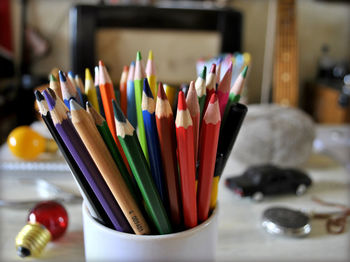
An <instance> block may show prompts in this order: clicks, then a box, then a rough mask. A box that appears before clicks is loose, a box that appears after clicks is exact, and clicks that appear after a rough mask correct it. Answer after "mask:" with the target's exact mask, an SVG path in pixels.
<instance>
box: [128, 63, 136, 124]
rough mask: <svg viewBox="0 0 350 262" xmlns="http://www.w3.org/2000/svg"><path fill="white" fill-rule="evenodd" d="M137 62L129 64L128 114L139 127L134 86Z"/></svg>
mask: <svg viewBox="0 0 350 262" xmlns="http://www.w3.org/2000/svg"><path fill="white" fill-rule="evenodd" d="M134 73H135V62H134V61H132V62H131V64H130V66H129V73H128V82H127V90H126V94H127V100H128V102H127V104H128V106H127V111H128V112H127V116H128V119H129V121H130V123H131V124H132V126H133V127H134V128H137V117H136V105H135V87H134Z"/></svg>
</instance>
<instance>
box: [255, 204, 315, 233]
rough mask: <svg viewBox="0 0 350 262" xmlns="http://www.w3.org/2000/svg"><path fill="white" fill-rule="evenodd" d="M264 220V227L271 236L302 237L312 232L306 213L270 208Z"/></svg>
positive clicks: (282, 208) (266, 211)
mask: <svg viewBox="0 0 350 262" xmlns="http://www.w3.org/2000/svg"><path fill="white" fill-rule="evenodd" d="M262 220H263V221H262V226H263V227H264V228H265V230H266V231H267V232H268V233H270V234H275V235H288V236H295V237H301V236H306V235H308V234H309V233H310V231H311V226H310V224H309V222H310V218H309V217H308V216H307V215H306V214H305V213H302V212H300V211H297V210H292V209H288V208H284V207H273V208H268V209H267V210H265V212H264V213H263V219H262Z"/></svg>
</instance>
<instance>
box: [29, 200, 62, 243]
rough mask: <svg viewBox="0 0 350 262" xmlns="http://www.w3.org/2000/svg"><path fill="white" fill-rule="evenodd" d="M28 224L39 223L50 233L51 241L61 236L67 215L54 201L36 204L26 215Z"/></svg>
mask: <svg viewBox="0 0 350 262" xmlns="http://www.w3.org/2000/svg"><path fill="white" fill-rule="evenodd" d="M28 222H29V223H32V224H34V223H39V224H41V225H43V226H45V228H46V229H47V230H49V231H50V233H51V236H52V240H55V239H57V238H59V237H60V236H62V235H63V234H64V232H66V229H67V226H68V214H67V211H66V210H65V208H64V207H63V206H62V205H61V204H59V203H57V202H54V201H44V202H40V203H39V204H37V205H36V206H35V207H34V208H33V209H32V210H31V211H30V212H29V215H28Z"/></svg>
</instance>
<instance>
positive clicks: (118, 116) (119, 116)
mask: <svg viewBox="0 0 350 262" xmlns="http://www.w3.org/2000/svg"><path fill="white" fill-rule="evenodd" d="M112 104H113V111H114V117H115V118H116V119H117V120H118V122H123V123H126V118H125V116H124V114H123V111H122V110H121V108H120V106H119V105H118V103H117V102H116V101H115V100H114V99H112Z"/></svg>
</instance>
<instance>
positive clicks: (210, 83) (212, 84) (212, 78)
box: [204, 64, 216, 112]
mask: <svg viewBox="0 0 350 262" xmlns="http://www.w3.org/2000/svg"><path fill="white" fill-rule="evenodd" d="M205 87H206V89H207V96H206V97H205V104H204V112H205V111H207V107H208V104H209V100H210V98H211V95H212V94H214V93H215V91H216V64H212V65H211V68H210V71H209V73H208V74H207V78H206V80H205Z"/></svg>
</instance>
